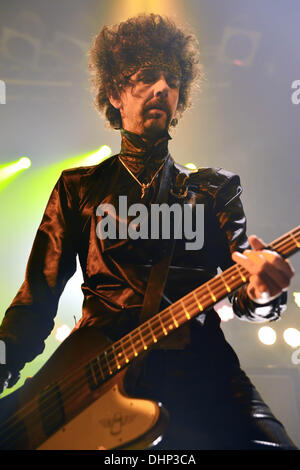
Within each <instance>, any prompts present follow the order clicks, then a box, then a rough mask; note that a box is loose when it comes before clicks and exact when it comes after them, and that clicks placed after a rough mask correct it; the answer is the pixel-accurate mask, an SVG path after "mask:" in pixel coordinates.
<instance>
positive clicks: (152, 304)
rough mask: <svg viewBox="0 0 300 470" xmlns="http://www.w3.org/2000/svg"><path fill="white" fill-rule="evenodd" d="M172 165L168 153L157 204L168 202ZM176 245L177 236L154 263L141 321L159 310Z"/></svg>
mask: <svg viewBox="0 0 300 470" xmlns="http://www.w3.org/2000/svg"><path fill="white" fill-rule="evenodd" d="M172 167H173V160H172V158H171V156H170V155H168V156H167V160H166V163H165V165H164V168H163V171H162V176H161V182H160V187H159V191H158V195H157V198H156V200H155V203H156V204H162V203H167V202H168V199H169V194H170V188H171V187H172V186H171V184H172ZM174 247H175V237H174V238H173V239H172V240H170V243H168V244H166V247H165V249H164V250H162V257H161V258H159V259H158V261H157V262H156V263H155V264H153V266H152V268H151V270H150V275H149V278H148V283H147V287H146V291H145V296H144V302H143V307H142V311H141V314H140V323H143V322H145V321H146V320H148V319H149V318H150V317H152V316H154V315H155V314H156V313H157V312H158V310H159V306H160V302H161V298H162V294H163V292H164V288H165V285H166V281H167V276H168V271H169V266H170V263H171V261H172V257H173V253H174Z"/></svg>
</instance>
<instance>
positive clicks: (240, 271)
mask: <svg viewBox="0 0 300 470" xmlns="http://www.w3.org/2000/svg"><path fill="white" fill-rule="evenodd" d="M235 267H236V268H237V270H238V273H239V275H240V277H241V279H242V281H243V282H247V279H246V278H245V276H244V274H243V272H242V270H241V267H240V265H239V264H236V265H235Z"/></svg>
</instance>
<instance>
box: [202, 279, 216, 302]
mask: <svg viewBox="0 0 300 470" xmlns="http://www.w3.org/2000/svg"><path fill="white" fill-rule="evenodd" d="M205 286H206V288H207V290H208V293H209V295H210V296H211V298H212V299H213V301H214V302H216V301H217V299H216V297H215V296H214V294H213V292H212V290H211V288H210V287H209V284H208V282H206V284H205Z"/></svg>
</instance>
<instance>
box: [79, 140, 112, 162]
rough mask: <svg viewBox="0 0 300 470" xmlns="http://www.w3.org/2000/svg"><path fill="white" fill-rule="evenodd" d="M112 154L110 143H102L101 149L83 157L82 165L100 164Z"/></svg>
mask: <svg viewBox="0 0 300 470" xmlns="http://www.w3.org/2000/svg"><path fill="white" fill-rule="evenodd" d="M110 155H111V148H110V147H109V146H108V145H102V146H101V147H100V148H99V150H97V151H96V152H93V153H91V154H89V155H87V156H86V157H85V158H83V159H82V161H81V164H82V165H98V163H100V162H102V161H103V160H105V159H106V158H108V157H109V156H110Z"/></svg>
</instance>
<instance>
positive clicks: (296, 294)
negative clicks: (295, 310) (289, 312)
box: [293, 292, 300, 307]
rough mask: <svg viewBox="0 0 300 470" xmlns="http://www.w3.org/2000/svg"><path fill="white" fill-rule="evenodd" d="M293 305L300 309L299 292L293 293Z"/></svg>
mask: <svg viewBox="0 0 300 470" xmlns="http://www.w3.org/2000/svg"><path fill="white" fill-rule="evenodd" d="M293 296H294V299H295V304H296V305H297V306H298V307H300V292H293Z"/></svg>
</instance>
